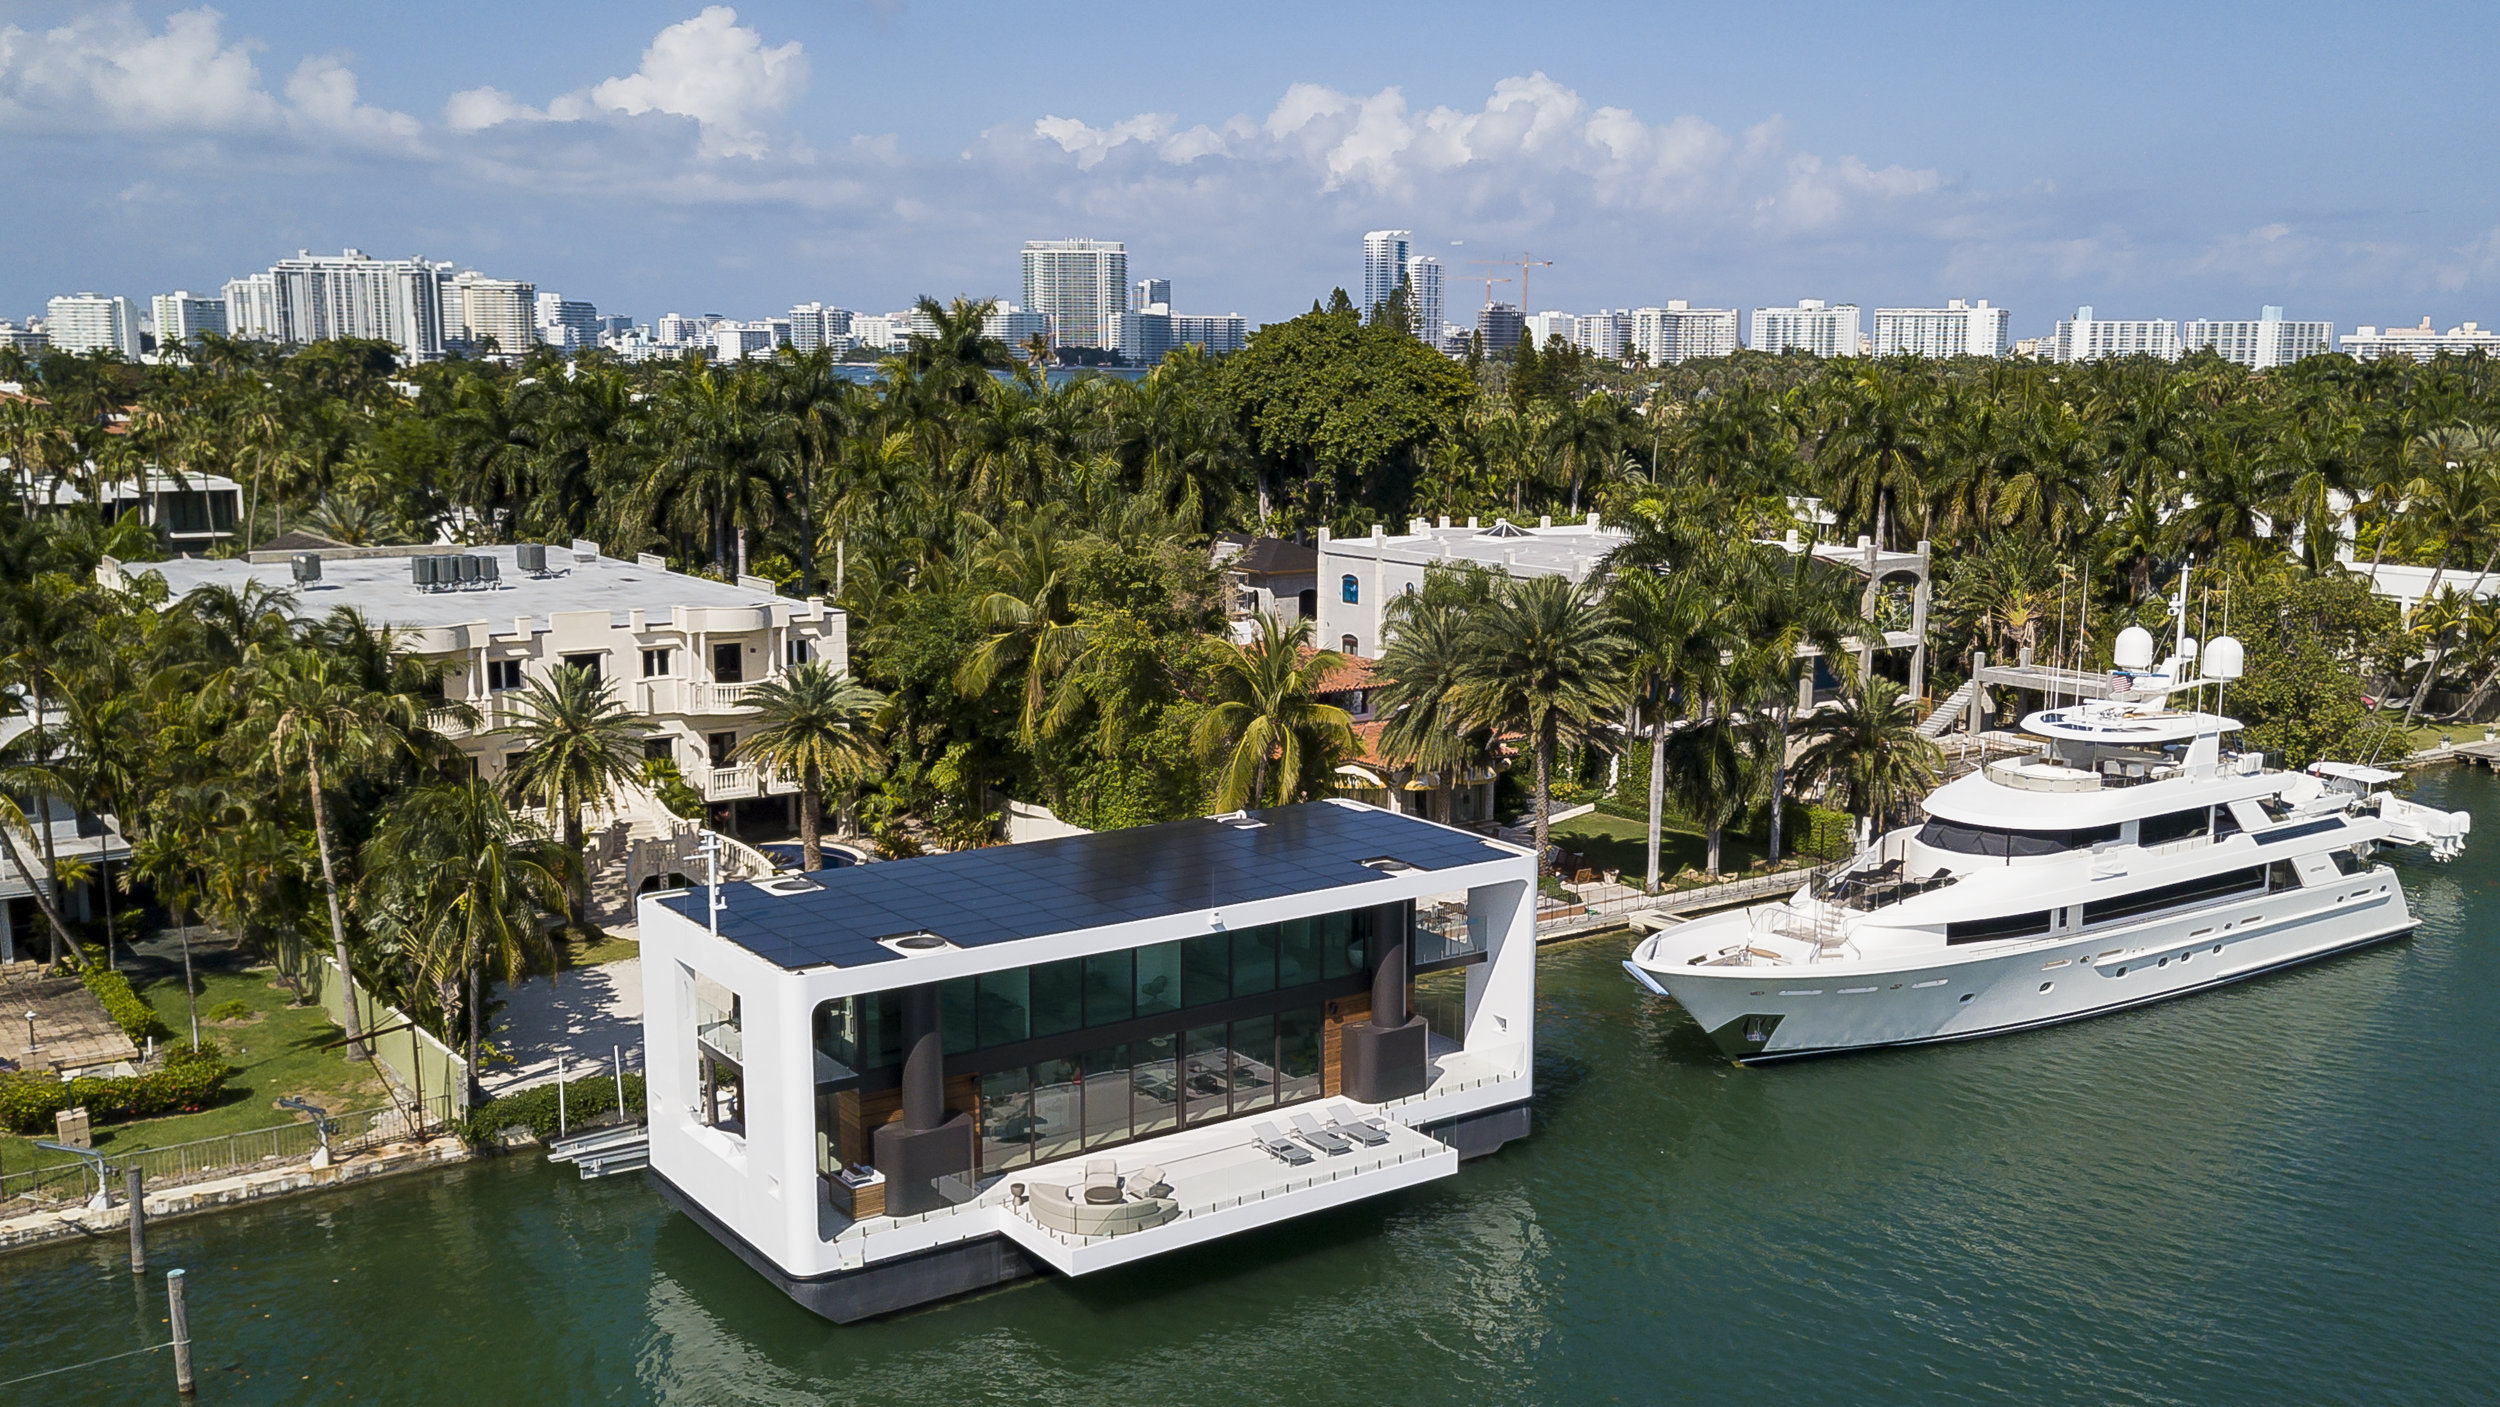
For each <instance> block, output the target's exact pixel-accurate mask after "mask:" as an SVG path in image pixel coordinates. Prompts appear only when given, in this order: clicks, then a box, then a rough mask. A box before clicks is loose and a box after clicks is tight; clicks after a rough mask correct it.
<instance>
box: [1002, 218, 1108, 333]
mask: <svg viewBox="0 0 2500 1407" xmlns="http://www.w3.org/2000/svg"><path fill="white" fill-rule="evenodd" d="M1024 306H1025V307H1026V308H1028V309H1031V310H1032V311H1033V312H1035V313H1039V314H1040V315H1042V316H1043V317H1046V318H1048V319H1050V328H1051V332H1050V337H1051V341H1052V342H1053V343H1054V344H1055V345H1058V346H1061V347H1103V348H1108V347H1111V346H1112V344H1113V342H1114V340H1115V339H1116V338H1118V336H1119V335H1120V328H1119V316H1120V314H1121V312H1122V311H1124V310H1125V309H1126V308H1127V306H1128V246H1127V245H1125V244H1122V243H1121V242H1119V241H1118V240H1111V239H1032V240H1026V241H1025V244H1024Z"/></svg>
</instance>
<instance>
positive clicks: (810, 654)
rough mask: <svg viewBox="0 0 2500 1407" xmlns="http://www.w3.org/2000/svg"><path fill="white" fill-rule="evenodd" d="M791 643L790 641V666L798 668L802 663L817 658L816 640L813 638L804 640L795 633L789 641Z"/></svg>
mask: <svg viewBox="0 0 2500 1407" xmlns="http://www.w3.org/2000/svg"><path fill="white" fill-rule="evenodd" d="M789 643H790V658H789V660H788V663H789V665H790V667H791V668H793V669H796V668H798V667H799V666H800V665H803V664H805V663H807V662H808V661H809V660H812V659H814V658H816V642H815V641H813V640H802V639H800V638H798V637H797V636H795V635H794V636H792V637H790V642H789Z"/></svg>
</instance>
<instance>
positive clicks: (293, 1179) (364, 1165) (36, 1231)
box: [0, 1135, 469, 1252]
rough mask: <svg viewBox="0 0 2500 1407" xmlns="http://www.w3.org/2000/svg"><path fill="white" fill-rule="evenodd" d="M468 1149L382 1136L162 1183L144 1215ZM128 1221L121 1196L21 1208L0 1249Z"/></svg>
mask: <svg viewBox="0 0 2500 1407" xmlns="http://www.w3.org/2000/svg"><path fill="white" fill-rule="evenodd" d="M468 1157H469V1150H468V1148H467V1147H466V1146H465V1145H463V1144H462V1143H461V1141H460V1140H459V1139H458V1138H455V1137H451V1136H449V1135H446V1136H443V1137H440V1138H434V1139H429V1140H427V1141H425V1142H422V1143H414V1142H412V1143H389V1144H384V1145H383V1146H382V1147H379V1148H375V1149H370V1150H368V1151H366V1152H362V1153H356V1154H352V1155H350V1156H348V1157H345V1158H341V1159H339V1160H338V1161H336V1162H334V1163H332V1164H330V1165H329V1166H328V1167H325V1168H316V1167H313V1166H311V1165H310V1164H309V1163H289V1164H286V1165H284V1166H280V1167H274V1168H256V1169H254V1170H252V1171H250V1172H241V1173H235V1174H232V1175H230V1176H227V1177H220V1178H215V1179H211V1180H209V1181H205V1182H189V1183H183V1184H181V1185H180V1186H175V1187H167V1188H164V1189H162V1190H159V1189H156V1188H149V1189H147V1191H146V1194H145V1196H144V1198H143V1200H144V1201H145V1202H146V1204H147V1213H148V1220H150V1221H157V1220H160V1219H167V1218H173V1217H182V1216H194V1215H198V1214H199V1213H202V1212H213V1211H223V1210H225V1209H227V1208H229V1207H240V1206H244V1205H247V1204H249V1203H253V1202H264V1201H268V1200H269V1199H271V1198H274V1197H291V1196H295V1195H297V1194H300V1193H306V1192H320V1191H325V1190H327V1189H330V1188H333V1187H345V1186H348V1185H349V1184H351V1183H358V1182H370V1181H372V1180H373V1179H375V1178H378V1177H388V1176H390V1175H391V1174H393V1173H402V1172H414V1171H416V1170H417V1169H419V1168H430V1167H437V1166H440V1165H442V1164H446V1163H457V1162H461V1161H464V1160H466V1159H467V1158H468ZM113 1191H114V1194H115V1195H116V1196H117V1197H118V1196H119V1195H120V1192H121V1188H120V1186H119V1185H118V1184H116V1185H115V1187H114V1188H113ZM129 1225H130V1209H129V1208H128V1207H127V1206H125V1205H122V1204H121V1203H119V1202H116V1203H115V1204H114V1206H113V1207H112V1208H110V1209H109V1210H106V1211H95V1210H92V1209H90V1208H89V1207H87V1206H85V1205H83V1204H81V1205H78V1206H71V1207H56V1208H52V1209H50V1210H47V1211H40V1212H27V1213H24V1214H21V1215H18V1216H13V1217H9V1218H6V1219H5V1220H0V1252H7V1251H15V1250H23V1249H25V1248H27V1247H30V1246H42V1245H50V1244H52V1243H54V1242H58V1241H73V1240H85V1239H91V1238H97V1237H106V1236H115V1237H118V1236H125V1235H127V1234H128V1228H129Z"/></svg>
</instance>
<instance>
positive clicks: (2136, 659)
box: [2111, 625, 2153, 669]
mask: <svg viewBox="0 0 2500 1407" xmlns="http://www.w3.org/2000/svg"><path fill="white" fill-rule="evenodd" d="M2111 662H2112V663H2114V664H2116V665H2117V666H2118V667H2119V668H2120V669H2151V668H2152V667H2153V632H2151V631H2149V630H2146V629H2145V628H2144V627H2143V626H2140V625H2131V626H2128V627H2127V628H2126V629H2124V630H2121V631H2119V632H2118V649H2117V652H2116V653H2115V654H2114V655H2112V656H2111Z"/></svg>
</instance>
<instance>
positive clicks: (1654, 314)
mask: <svg viewBox="0 0 2500 1407" xmlns="http://www.w3.org/2000/svg"><path fill="white" fill-rule="evenodd" d="M1631 319H1632V330H1631V338H1632V346H1633V348H1634V349H1635V350H1637V351H1638V352H1639V353H1640V354H1641V356H1642V358H1643V359H1645V360H1646V361H1648V362H1649V364H1650V365H1652V366H1673V365H1675V364H1676V363H1678V362H1686V361H1691V360H1692V359H1694V358H1695V357H1732V356H1734V355H1736V348H1737V339H1736V321H1737V319H1736V310H1735V309H1734V308H1696V307H1692V306H1690V305H1689V304H1687V303H1686V302H1685V301H1684V300H1683V299H1681V298H1674V299H1669V300H1668V302H1667V305H1666V306H1665V307H1663V308H1634V309H1633V310H1632V315H1631Z"/></svg>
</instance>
